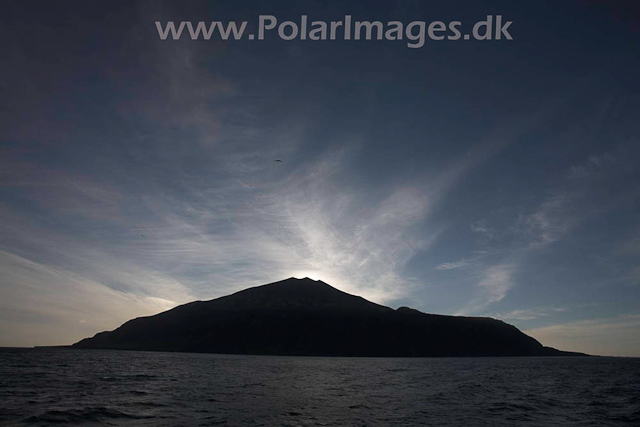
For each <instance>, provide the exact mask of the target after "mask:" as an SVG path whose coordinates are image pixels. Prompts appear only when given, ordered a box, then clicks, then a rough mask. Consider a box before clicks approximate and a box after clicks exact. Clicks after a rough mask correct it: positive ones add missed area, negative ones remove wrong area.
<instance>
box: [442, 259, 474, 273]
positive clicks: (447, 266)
mask: <svg viewBox="0 0 640 427" xmlns="http://www.w3.org/2000/svg"><path fill="white" fill-rule="evenodd" d="M469 265H471V263H470V262H469V261H467V260H464V259H463V260H460V261H455V262H445V263H442V264H440V265H438V266H436V270H441V271H442V270H444V271H446V270H456V269H458V268H466V267H468V266H469Z"/></svg>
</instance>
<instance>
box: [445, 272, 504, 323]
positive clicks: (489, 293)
mask: <svg viewBox="0 0 640 427" xmlns="http://www.w3.org/2000/svg"><path fill="white" fill-rule="evenodd" d="M515 267H516V265H515V264H514V263H503V264H497V265H492V266H490V267H487V268H485V270H484V271H483V273H482V279H481V280H480V281H479V282H478V283H477V284H476V290H477V296H476V297H475V298H474V299H472V300H471V301H470V302H468V303H467V304H466V306H465V308H463V309H462V310H459V311H458V312H457V313H456V314H457V315H466V314H473V313H478V312H479V311H481V310H482V309H484V308H485V307H487V306H488V305H490V304H493V303H496V302H499V301H501V300H502V299H504V297H505V296H506V295H507V293H508V292H509V290H510V289H511V288H513V286H514V283H513V280H512V276H513V274H514V271H515Z"/></svg>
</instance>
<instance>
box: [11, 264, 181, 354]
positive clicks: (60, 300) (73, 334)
mask: <svg viewBox="0 0 640 427" xmlns="http://www.w3.org/2000/svg"><path fill="white" fill-rule="evenodd" d="M0 269H1V270H2V272H3V286H2V287H0V313H1V314H0V331H1V333H0V337H2V338H0V345H4V346H30V345H56V344H69V343H71V342H74V341H77V340H79V339H82V338H84V337H86V336H89V335H93V334H94V333H95V332H97V331H99V330H104V329H113V328H116V327H118V326H120V324H122V323H124V322H125V321H126V320H129V319H130V318H132V317H138V316H144V315H150V314H155V313H158V312H160V311H164V310H167V309H169V308H171V307H174V306H175V305H176V302H174V301H170V300H166V299H162V298H158V297H145V296H142V295H137V294H132V293H127V292H119V291H115V290H112V289H110V288H109V287H106V286H104V285H102V284H101V283H98V282H96V281H93V280H91V279H88V278H86V277H83V276H82V275H79V274H76V273H72V272H69V271H66V270H64V269H60V268H57V267H52V266H48V265H45V264H42V263H37V262H34V261H31V260H29V259H27V258H25V257H22V256H20V255H16V254H13V253H10V252H7V251H0Z"/></svg>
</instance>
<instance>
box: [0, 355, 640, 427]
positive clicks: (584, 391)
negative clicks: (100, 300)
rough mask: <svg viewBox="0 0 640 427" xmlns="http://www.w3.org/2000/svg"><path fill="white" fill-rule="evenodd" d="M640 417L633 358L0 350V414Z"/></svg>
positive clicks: (295, 421) (319, 420)
mask: <svg viewBox="0 0 640 427" xmlns="http://www.w3.org/2000/svg"><path fill="white" fill-rule="evenodd" d="M54 424H55V425H107V426H219V425H231V426H456V427H458V426H465V427H466V426H581V427H584V426H640V359H623V358H588V357H557V358H556V357H547V358H542V357H531V358H528V357H526V358H421V359H401V358H388V359H386V358H326V357H276V356H239V355H214V354H187V353H157V352H134V351H102V350H73V349H2V350H0V425H54Z"/></svg>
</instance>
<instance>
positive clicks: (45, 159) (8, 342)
mask: <svg viewBox="0 0 640 427" xmlns="http://www.w3.org/2000/svg"><path fill="white" fill-rule="evenodd" d="M514 3H516V2H498V1H493V2H490V1H486V2H475V1H474V2H440V3H435V2H421V1H395V2H393V1H389V2H376V3H374V2H365V1H361V2H355V1H354V2H342V3H340V4H339V5H338V4H334V5H331V6H328V5H326V4H325V2H319V1H318V2H295V1H291V2H243V5H242V6H240V5H239V2H205V3H195V2H194V3H192V4H190V5H189V6H184V5H183V6H180V5H177V4H171V3H166V2H165V3H163V2H138V3H130V4H129V3H117V2H91V3H86V2H78V3H73V2H66V3H51V2H46V3H45V2H42V3H38V2H26V3H21V4H18V3H12V4H8V5H5V9H8V10H7V12H6V13H3V14H2V15H3V16H2V18H0V19H2V25H0V35H1V40H2V41H1V42H0V43H2V45H3V46H2V48H3V49H2V50H3V52H5V54H3V56H2V58H1V59H0V75H1V76H2V78H1V79H0V90H1V91H2V98H1V99H2V101H3V102H2V115H0V129H1V131H0V143H1V148H0V150H1V151H0V153H1V154H2V155H1V156H0V167H1V169H0V185H1V188H2V189H1V192H0V201H1V202H2V203H1V204H0V224H1V225H0V271H1V272H2V273H1V280H0V345H4V346H30V345H46V344H63V343H71V342H74V341H77V340H79V339H81V338H84V337H86V336H90V335H93V334H94V333H96V332H98V331H101V330H108V329H113V328H115V327H117V326H119V325H120V324H121V323H123V322H124V321H126V320H128V319H129V318H132V317H137V316H141V315H148V314H153V313H157V312H159V311H162V310H165V309H168V308H170V307H173V306H175V305H177V304H181V303H185V302H188V301H191V300H194V299H211V298H215V297H219V296H222V295H226V294H229V293H231V292H234V291H237V290H240V289H243V288H246V287H248V286H254V285H260V284H264V283H269V282H272V281H276V280H280V279H283V278H287V277H291V276H295V277H304V276H309V277H311V278H314V279H321V280H324V281H325V282H327V283H330V284H331V285H333V286H335V287H337V288H339V289H341V290H344V291H346V292H350V293H354V294H358V295H362V296H364V297H365V298H367V299H369V300H371V301H375V302H378V303H382V304H385V305H389V306H391V307H394V308H395V307H398V306H401V305H408V306H411V307H414V308H417V309H419V310H421V311H425V312H430V313H442V314H464V315H488V316H493V317H497V318H500V319H502V320H505V321H506V322H508V323H512V324H514V325H516V326H517V327H518V328H520V329H522V330H524V331H526V332H527V333H529V334H531V335H532V336H534V337H536V338H537V339H539V340H540V341H541V342H542V343H543V344H545V345H551V346H555V347H558V348H561V349H565V350H577V351H585V352H592V353H597V354H610V355H634V356H640V310H638V308H637V307H638V306H639V305H640V268H639V267H638V266H639V265H640V262H639V261H640V212H639V210H638V207H639V203H640V199H639V196H640V168H639V167H638V164H639V163H638V161H639V160H640V156H639V155H640V145H639V144H638V136H639V132H638V127H639V123H640V122H639V121H638V115H639V113H640V108H639V102H638V96H637V93H640V90H639V89H640V88H639V83H638V79H637V75H638V71H639V67H638V65H639V59H638V57H637V52H638V41H639V29H638V26H637V23H634V16H635V17H636V18H635V19H636V22H637V14H636V15H634V14H633V13H634V10H633V7H632V6H631V5H630V4H631V3H627V2H617V3H616V4H615V5H611V4H608V3H607V2H604V1H603V2H599V1H587V0H584V1H575V2H574V1H569V2H564V3H562V5H560V6H559V5H558V4H556V3H555V2H530V3H532V4H526V5H524V4H514ZM260 14H271V15H274V16H276V17H277V18H278V20H279V21H284V20H286V19H292V20H299V17H300V15H303V14H306V15H309V16H310V17H312V18H313V19H324V20H338V19H342V18H343V17H344V15H346V14H351V15H352V16H353V17H354V19H362V20H365V19H368V20H380V21H383V22H387V21H390V20H400V21H403V22H411V21H414V20H424V21H427V22H430V21H434V20H442V21H445V22H449V21H453V20H459V21H462V22H463V23H465V22H470V23H473V22H476V21H480V20H483V19H485V17H486V16H487V15H498V14H501V15H502V16H504V18H505V19H508V20H511V21H513V24H512V26H511V27H510V32H511V34H512V36H513V40H509V41H507V40H500V41H497V40H493V41H476V40H470V41H462V40H460V41H446V40H445V41H433V40H427V41H426V42H425V45H424V46H423V47H422V48H419V49H410V48H408V47H407V46H406V44H404V43H403V42H399V41H388V40H383V41H364V40H361V41H354V40H351V41H344V40H335V41H317V42H313V41H309V40H306V41H302V40H292V41H285V40H280V39H278V38H277V37H270V38H267V39H266V40H263V41H246V40H245V41H233V40H229V41H221V40H209V41H204V40H199V41H191V40H185V39H183V40H177V41H173V40H165V41H163V40H160V39H159V37H158V34H157V32H156V28H155V25H154V22H155V21H156V20H162V21H167V20H173V21H181V20H193V21H200V20H202V21H212V20H221V21H230V20H237V21H240V20H249V21H253V22H255V21H257V17H258V15H260ZM312 18H310V19H312ZM274 159H281V160H282V162H281V163H279V162H274Z"/></svg>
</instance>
